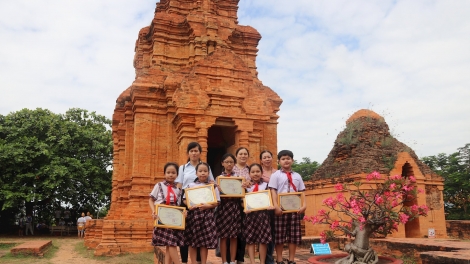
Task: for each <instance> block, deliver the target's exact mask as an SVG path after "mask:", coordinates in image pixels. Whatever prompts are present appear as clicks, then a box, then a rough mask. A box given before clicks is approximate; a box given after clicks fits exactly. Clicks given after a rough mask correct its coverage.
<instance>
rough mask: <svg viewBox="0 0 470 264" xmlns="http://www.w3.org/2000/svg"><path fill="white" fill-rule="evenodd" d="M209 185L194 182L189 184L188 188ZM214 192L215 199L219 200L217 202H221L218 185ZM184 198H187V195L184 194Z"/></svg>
mask: <svg viewBox="0 0 470 264" xmlns="http://www.w3.org/2000/svg"><path fill="white" fill-rule="evenodd" d="M208 184H209V183H202V182H199V181H198V182H192V183H190V184H189V186H188V188H193V187H197V186H204V185H208ZM214 190H215V198H216V199H217V202H220V193H219V188H217V186H216V185H214ZM183 198H186V193H185V194H183Z"/></svg>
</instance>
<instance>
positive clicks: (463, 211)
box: [422, 144, 470, 219]
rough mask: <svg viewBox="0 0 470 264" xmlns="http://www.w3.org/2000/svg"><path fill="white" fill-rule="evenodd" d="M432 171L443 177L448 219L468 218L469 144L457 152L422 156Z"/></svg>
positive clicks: (469, 214)
mask: <svg viewBox="0 0 470 264" xmlns="http://www.w3.org/2000/svg"><path fill="white" fill-rule="evenodd" d="M422 161H423V162H424V163H426V164H427V165H428V166H429V167H430V168H431V169H432V170H433V171H434V172H436V173H437V174H439V175H441V176H442V177H444V206H445V210H446V212H447V213H448V216H447V218H448V219H470V212H469V203H470V144H466V145H465V146H464V147H461V148H458V149H457V152H455V153H453V154H450V155H446V154H444V153H440V154H438V155H437V156H428V157H424V158H422Z"/></svg>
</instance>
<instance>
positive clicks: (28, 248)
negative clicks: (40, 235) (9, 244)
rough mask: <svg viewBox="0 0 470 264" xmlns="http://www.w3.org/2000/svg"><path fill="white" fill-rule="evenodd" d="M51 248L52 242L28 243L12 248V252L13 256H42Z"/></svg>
mask: <svg viewBox="0 0 470 264" xmlns="http://www.w3.org/2000/svg"><path fill="white" fill-rule="evenodd" d="M50 246H52V240H35V241H28V242H25V243H23V244H21V245H18V246H16V247H14V248H12V249H11V250H10V252H11V254H13V255H18V254H25V255H34V256H42V255H43V254H44V252H45V251H46V250H47V249H48V248H49V247H50Z"/></svg>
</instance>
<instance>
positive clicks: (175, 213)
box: [153, 204, 186, 230]
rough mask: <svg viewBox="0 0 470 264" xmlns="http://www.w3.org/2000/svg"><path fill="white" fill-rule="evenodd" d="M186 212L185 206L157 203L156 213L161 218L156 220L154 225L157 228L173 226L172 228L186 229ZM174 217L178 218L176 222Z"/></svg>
mask: <svg viewBox="0 0 470 264" xmlns="http://www.w3.org/2000/svg"><path fill="white" fill-rule="evenodd" d="M185 212H186V208H184V207H180V206H172V205H166V204H156V205H155V214H156V215H157V216H158V218H159V219H158V220H155V221H154V223H153V225H154V226H155V227H157V228H171V229H179V230H184V229H185V228H186V220H185V219H186V217H185V216H184V215H185ZM168 214H169V215H168ZM164 215H167V216H164ZM167 217H168V218H167ZM172 218H173V219H172ZM174 218H177V219H176V222H175V221H174ZM172 220H173V221H172ZM178 220H179V221H178ZM165 222H167V223H165ZM178 222H179V223H178ZM173 223H174V224H173Z"/></svg>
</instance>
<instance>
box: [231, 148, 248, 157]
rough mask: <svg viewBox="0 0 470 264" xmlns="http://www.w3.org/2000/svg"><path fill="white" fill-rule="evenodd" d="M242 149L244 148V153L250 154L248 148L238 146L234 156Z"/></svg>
mask: <svg viewBox="0 0 470 264" xmlns="http://www.w3.org/2000/svg"><path fill="white" fill-rule="evenodd" d="M242 149H244V150H246V153H248V156H250V152H249V151H248V149H247V148H245V147H239V148H238V149H237V151H235V156H237V155H238V152H240V150H242Z"/></svg>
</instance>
